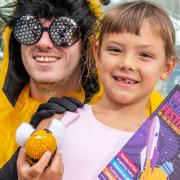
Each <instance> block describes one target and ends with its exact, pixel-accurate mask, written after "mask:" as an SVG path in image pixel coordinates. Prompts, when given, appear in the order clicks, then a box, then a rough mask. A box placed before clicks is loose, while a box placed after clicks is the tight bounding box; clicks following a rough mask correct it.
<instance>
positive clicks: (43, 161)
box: [31, 151, 52, 174]
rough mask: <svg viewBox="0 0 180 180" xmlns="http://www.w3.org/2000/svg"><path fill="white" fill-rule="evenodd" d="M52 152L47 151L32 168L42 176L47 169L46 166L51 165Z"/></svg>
mask: <svg viewBox="0 0 180 180" xmlns="http://www.w3.org/2000/svg"><path fill="white" fill-rule="evenodd" d="M51 155H52V154H51V152H49V151H47V152H45V153H44V154H43V156H42V157H41V158H40V159H39V161H38V162H37V163H36V164H34V165H33V166H32V167H31V168H32V169H33V170H34V171H35V172H36V173H39V174H42V172H43V171H44V169H45V168H46V166H47V165H48V163H49V160H50V159H51Z"/></svg>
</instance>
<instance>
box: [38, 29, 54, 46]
mask: <svg viewBox="0 0 180 180" xmlns="http://www.w3.org/2000/svg"><path fill="white" fill-rule="evenodd" d="M36 45H37V46H38V47H40V48H42V49H51V48H53V46H54V44H53V42H52V41H51V38H50V35H49V33H48V32H47V31H44V32H43V33H42V36H41V38H40V39H39V41H38V42H37V43H36Z"/></svg>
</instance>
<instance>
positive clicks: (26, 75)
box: [0, 0, 161, 167]
mask: <svg viewBox="0 0 180 180" xmlns="http://www.w3.org/2000/svg"><path fill="white" fill-rule="evenodd" d="M101 2H104V4H108V3H109V1H107V2H108V3H107V2H106V1H102V0H101ZM99 9H100V7H99V5H98V3H97V1H93V0H66V1H64V0H18V1H17V3H16V4H15V10H14V13H13V16H12V18H11V20H10V21H9V22H8V25H7V27H6V29H5V32H4V37H5V42H4V45H5V47H4V59H3V65H2V70H1V73H0V132H1V133H0V167H2V166H3V165H4V164H5V163H6V162H7V161H8V160H9V159H10V157H11V156H12V155H13V153H14V152H15V150H16V149H17V147H18V146H17V144H16V142H15V132H16V129H17V127H18V126H19V125H20V124H21V123H22V122H24V121H26V122H29V121H30V119H31V116H32V114H33V113H34V112H36V113H35V114H34V116H33V118H32V121H31V124H32V125H33V126H34V127H36V126H37V125H38V123H39V121H40V120H41V119H43V118H46V117H49V116H52V115H53V114H55V113H63V112H64V111H66V110H70V111H75V110H76V108H77V107H82V104H81V103H79V102H77V101H75V100H74V99H69V98H61V99H58V98H53V99H50V100H49V98H51V97H52V96H56V97H62V96H70V97H73V98H77V99H79V100H81V101H82V102H84V101H85V102H93V101H95V100H96V99H97V98H98V97H99V96H100V95H101V92H102V89H101V88H99V84H98V81H97V77H96V76H93V77H88V78H87V72H88V67H86V63H84V62H85V55H84V54H85V50H86V48H87V47H88V40H87V39H86V38H85V37H86V36H87V35H88V30H89V29H90V28H91V27H92V24H93V22H95V20H96V19H97V17H98V16H99V15H100V10H99ZM93 95H95V96H94V97H93V98H92V96H93ZM158 98H159V96H157V95H155V98H154V99H155V100H156V101H157V99H158ZM47 100H49V101H48V103H46V104H44V105H40V104H41V103H44V102H46V101H47ZM160 100H161V98H160ZM159 102H160V101H159V100H158V101H157V102H155V101H154V102H153V103H152V105H153V107H152V108H153V109H154V108H155V107H157V105H158V104H159ZM39 105H40V107H39V108H38V106H39ZM37 108H38V110H37Z"/></svg>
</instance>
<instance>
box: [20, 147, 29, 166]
mask: <svg viewBox="0 0 180 180" xmlns="http://www.w3.org/2000/svg"><path fill="white" fill-rule="evenodd" d="M22 165H23V166H25V165H27V166H29V164H28V162H27V161H26V153H25V149H24V148H21V149H20V151H19V155H18V159H17V167H20V166H22Z"/></svg>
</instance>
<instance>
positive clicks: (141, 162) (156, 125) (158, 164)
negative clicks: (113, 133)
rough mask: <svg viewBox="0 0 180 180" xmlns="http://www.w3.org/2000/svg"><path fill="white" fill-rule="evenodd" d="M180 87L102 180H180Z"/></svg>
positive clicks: (131, 140)
mask: <svg viewBox="0 0 180 180" xmlns="http://www.w3.org/2000/svg"><path fill="white" fill-rule="evenodd" d="M179 135H180V86H179V85H176V86H175V87H174V89H173V90H172V91H171V92H170V94H169V95H168V96H167V97H166V98H165V100H164V101H163V102H162V103H161V104H160V106H159V107H158V108H157V109H156V110H155V111H154V112H153V113H152V115H151V116H150V117H149V118H148V119H147V120H146V121H145V122H144V123H143V125H142V126H141V127H140V128H139V129H138V130H137V132H136V133H135V134H134V135H133V137H132V138H131V139H130V140H129V141H128V143H127V144H126V145H125V146H124V147H123V148H122V149H120V150H119V152H118V153H117V154H116V156H115V157H114V158H112V159H111V161H110V162H109V163H108V164H107V165H106V167H104V168H103V169H102V172H101V173H100V174H99V175H98V178H99V179H100V180H116V179H120V180H134V179H139V180H167V179H168V180H179V179H180V171H179V168H180V136H179Z"/></svg>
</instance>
